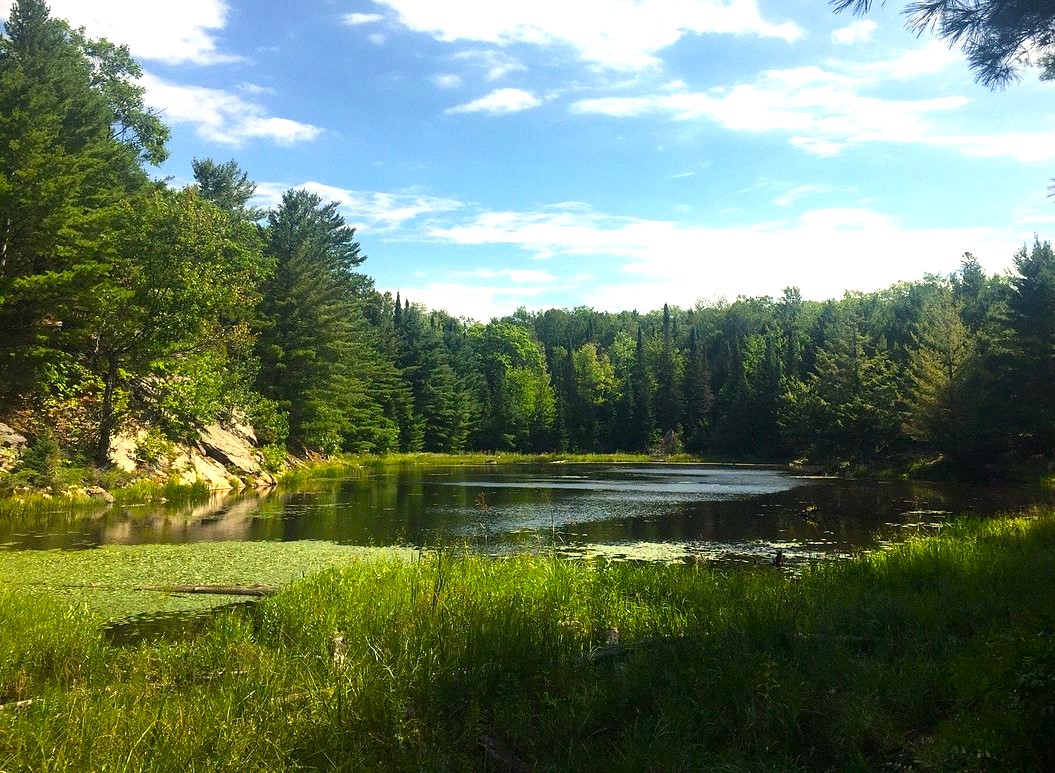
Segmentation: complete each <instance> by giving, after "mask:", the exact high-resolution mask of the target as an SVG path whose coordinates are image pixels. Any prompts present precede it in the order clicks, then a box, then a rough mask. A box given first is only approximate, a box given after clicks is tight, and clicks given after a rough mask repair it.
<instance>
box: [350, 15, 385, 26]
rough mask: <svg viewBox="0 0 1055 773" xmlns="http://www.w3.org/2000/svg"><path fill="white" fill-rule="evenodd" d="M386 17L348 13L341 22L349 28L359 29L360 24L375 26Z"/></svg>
mask: <svg viewBox="0 0 1055 773" xmlns="http://www.w3.org/2000/svg"><path fill="white" fill-rule="evenodd" d="M384 18H385V17H384V16H382V15H381V14H379V13H346V14H345V15H344V16H342V17H341V21H342V22H344V23H345V24H347V25H348V26H349V27H358V26H359V25H360V24H373V23H375V22H379V21H382V20H383V19H384Z"/></svg>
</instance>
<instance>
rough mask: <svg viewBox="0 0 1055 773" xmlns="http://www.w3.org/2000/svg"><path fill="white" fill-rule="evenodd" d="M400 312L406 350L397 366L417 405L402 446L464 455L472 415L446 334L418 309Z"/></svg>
mask: <svg viewBox="0 0 1055 773" xmlns="http://www.w3.org/2000/svg"><path fill="white" fill-rule="evenodd" d="M396 308H397V309H398V308H399V307H398V298H397V307H396ZM397 314H398V323H397V324H398V331H397V332H398V334H399V336H400V341H401V348H400V353H399V356H398V358H397V359H396V366H397V367H398V368H399V369H400V371H401V372H402V374H403V378H404V380H405V381H406V382H407V383H408V384H409V385H410V391H411V394H412V395H413V401H414V403H413V404H414V421H413V423H412V430H411V432H409V433H404V435H403V436H402V437H401V439H400V448H401V449H402V450H404V451H417V450H422V449H423V450H425V451H459V450H461V449H462V448H463V447H464V446H465V441H466V436H467V424H468V416H467V412H466V409H465V404H464V401H463V399H462V396H461V394H460V390H459V385H458V379H457V376H456V375H455V373H454V369H453V368H452V367H451V365H450V362H449V361H448V355H447V350H446V348H445V347H444V345H443V337H442V333H441V332H440V331H439V330H437V329H436V328H434V327H433V326H432V324H431V323H430V322H429V320H427V319H426V318H425V314H424V311H423V310H422V309H421V308H419V307H417V306H408V307H405V308H404V309H403V310H401V311H399V312H397Z"/></svg>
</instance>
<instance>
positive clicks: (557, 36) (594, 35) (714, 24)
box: [377, 0, 802, 70]
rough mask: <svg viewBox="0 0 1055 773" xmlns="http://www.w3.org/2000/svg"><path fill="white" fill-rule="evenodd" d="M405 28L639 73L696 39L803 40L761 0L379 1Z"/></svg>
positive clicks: (796, 29)
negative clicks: (566, 52) (562, 52)
mask: <svg viewBox="0 0 1055 773" xmlns="http://www.w3.org/2000/svg"><path fill="white" fill-rule="evenodd" d="M377 2H378V4H380V5H384V6H387V7H389V8H391V9H392V10H393V11H395V12H396V14H397V15H398V20H399V23H400V24H402V25H403V26H404V27H406V28H408V29H410V30H413V31H415V32H422V33H426V34H429V35H432V36H433V37H435V38H436V39H438V40H441V41H445V42H459V41H464V42H476V43H491V44H497V45H508V44H511V43H522V44H528V45H534V46H547V47H553V46H564V47H568V48H570V49H571V50H572V51H573V52H574V53H575V55H576V56H577V57H578V58H579V59H581V60H583V61H585V62H588V63H590V64H592V65H595V66H597V67H601V68H606V69H612V70H635V69H639V68H642V67H651V66H655V65H657V64H658V63H659V60H658V59H657V57H656V54H657V52H659V51H661V50H663V49H665V48H667V47H669V46H671V45H673V44H674V43H676V42H678V40H680V39H681V38H682V37H684V36H685V35H689V34H725V35H755V36H759V37H768V38H779V39H782V40H786V41H793V40H797V39H798V38H799V37H801V36H802V30H801V29H799V27H798V26H797V25H796V24H795V23H793V22H790V21H785V22H781V23H776V24H775V23H772V22H769V21H767V20H765V19H763V18H762V14H761V13H760V12H759V10H758V5H757V3H756V2H755V0H724V1H723V0H576V2H573V3H569V2H566V0H507V1H506V2H492V3H480V2H478V1H477V0H447V2H443V3H437V2H435V0H377Z"/></svg>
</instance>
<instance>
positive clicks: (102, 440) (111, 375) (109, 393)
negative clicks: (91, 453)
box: [95, 356, 117, 467]
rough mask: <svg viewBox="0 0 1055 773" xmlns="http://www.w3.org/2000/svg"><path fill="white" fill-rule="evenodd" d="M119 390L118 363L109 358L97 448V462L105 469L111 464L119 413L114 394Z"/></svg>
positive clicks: (104, 380) (104, 378)
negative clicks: (111, 443) (111, 452)
mask: <svg viewBox="0 0 1055 773" xmlns="http://www.w3.org/2000/svg"><path fill="white" fill-rule="evenodd" d="M116 389H117V361H116V359H115V358H114V357H112V356H111V357H108V358H107V366H106V375H105V376H104V377H103V404H102V407H101V409H100V413H99V438H98V441H97V444H96V446H95V462H96V464H98V465H100V466H102V467H105V466H106V465H108V464H109V463H110V440H111V439H112V438H113V434H114V430H115V429H116V428H117V413H116V409H115V407H114V392H115V391H116Z"/></svg>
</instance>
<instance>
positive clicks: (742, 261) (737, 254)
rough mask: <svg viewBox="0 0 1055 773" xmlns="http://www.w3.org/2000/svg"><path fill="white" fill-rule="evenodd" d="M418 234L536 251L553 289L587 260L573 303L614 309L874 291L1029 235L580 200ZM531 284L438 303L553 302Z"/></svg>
mask: <svg viewBox="0 0 1055 773" xmlns="http://www.w3.org/2000/svg"><path fill="white" fill-rule="evenodd" d="M426 236H427V238H428V239H431V240H435V241H440V242H450V243H453V244H458V245H476V246H492V247H494V248H496V249H499V248H502V247H514V248H517V249H519V250H521V251H523V252H525V253H528V254H530V255H531V256H533V257H536V258H541V259H545V260H547V261H548V262H547V264H546V266H547V272H546V273H547V274H548V275H550V276H552V277H553V283H555V284H551V285H550V289H553V287H554V286H556V287H559V286H561V285H562V284H568V283H570V284H575V283H576V280H575V279H574V278H572V277H571V276H570V275H571V274H573V273H574V274H581V272H582V270H583V269H584V268H586V267H588V266H591V265H592V266H594V267H596V268H597V269H598V270H597V271H595V273H596V274H597V275H599V276H601V277H603V278H602V279H599V280H598V279H594V280H591V281H590V282H588V283H582V284H581V285H580V286H579V287H578V289H577V291H576V297H577V298H579V299H580V300H579V301H578V302H582V303H586V304H587V305H591V306H594V307H595V308H599V309H607V310H611V311H617V310H622V309H631V308H637V309H640V310H646V309H654V308H659V307H660V306H662V305H663V303H667V302H669V303H675V304H678V305H681V306H691V305H692V304H693V303H694V302H695V301H697V300H700V299H716V298H719V297H728V298H733V297H736V296H738V295H777V294H779V293H780V292H781V290H782V289H783V288H784V287H786V286H789V285H794V286H798V287H800V288H801V289H802V291H803V295H804V296H805V297H807V298H811V299H826V298H833V297H839V296H841V295H842V293H843V291H845V290H848V289H849V290H866V291H867V290H874V289H878V288H881V287H886V286H889V285H890V284H893V283H894V282H897V281H899V280H903V279H911V278H918V277H922V275H923V273H924V272H925V271H928V272H935V273H944V272H951V271H953V270H955V269H956V268H957V267H958V266H959V261H960V257H961V256H962V254H963V252H964V251H967V250H969V251H971V252H973V253H975V254H976V255H978V256H979V258H980V259H981V260H982V261H983V263H985V264H986V267H987V268H988V269H990V270H998V269H1000V268H1002V267H1003V266H1005V265H1006V264H1007V262H1008V260H1009V257H1010V256H1011V255H1012V254H1013V252H1014V250H1015V249H1016V248H1017V247H1019V246H1021V244H1022V243H1023V242H1024V241H1025V240H1028V239H1029V238H1030V237H1029V233H1027V232H1025V231H1022V232H1018V231H1014V230H1006V231H1001V230H996V229H993V228H906V227H903V226H902V225H901V224H900V223H899V222H898V220H897V219H896V218H894V217H892V216H890V215H887V214H884V213H881V212H875V211H872V210H869V209H863V208H853V207H843V208H825V209H815V210H811V211H806V212H803V213H801V214H800V215H798V216H797V217H794V218H791V219H788V220H783V221H778V222H772V223H764V224H754V225H742V226H739V225H738V226H728V227H722V226H706V225H694V224H685V223H679V222H676V221H670V220H651V219H644V218H635V217H622V216H614V215H608V214H604V213H601V212H596V211H594V210H591V209H588V208H584V207H583V206H582V205H576V206H573V207H566V208H565V207H555V208H547V209H545V210H541V211H534V212H517V211H490V212H481V213H477V214H475V215H473V216H472V217H470V218H469V219H468V220H465V221H463V222H460V223H455V224H449V225H443V226H433V227H431V228H429V229H427V231H426ZM493 274H494V276H493V277H492V276H490V275H487V276H484V275H482V274H477V276H481V277H482V278H485V279H494V278H499V277H500V276H501V275H502V272H501V271H495V272H493ZM563 275H568V276H569V278H568V279H567V280H565V279H563V278H562V276H563ZM510 278H511V277H510ZM528 289H530V291H531V292H530V293H527V294H525V293H520V294H517V292H516V291H517V288H515V287H496V285H495V283H494V282H493V281H491V282H489V283H488V284H487V285H485V286H480V285H474V284H471V283H462V284H460V285H459V289H457V290H454V289H453V288H452V287H450V286H448V287H446V290H445V292H446V293H447V294H446V297H443V298H442V300H440V301H438V303H437V305H438V306H445V307H447V308H448V309H449V310H450V311H452V312H454V313H457V314H465V315H469V316H476V317H478V318H487V316H489V315H490V314H496V313H501V314H508V313H510V312H512V310H513V309H514V308H515V306H516V305H518V304H519V303H529V305H530V302H531V301H532V298H535V299H537V300H536V301H535V306H537V307H541V306H546V305H552V304H553V303H554V301H553V300H552V298H551V296H549V295H547V293H548V292H549V290H547V289H546V285H543V284H534V285H531V286H530V287H529V288H528ZM544 291H545V292H544ZM436 297H437V298H440V296H439V294H437V296H436ZM514 301H515V302H514Z"/></svg>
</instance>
